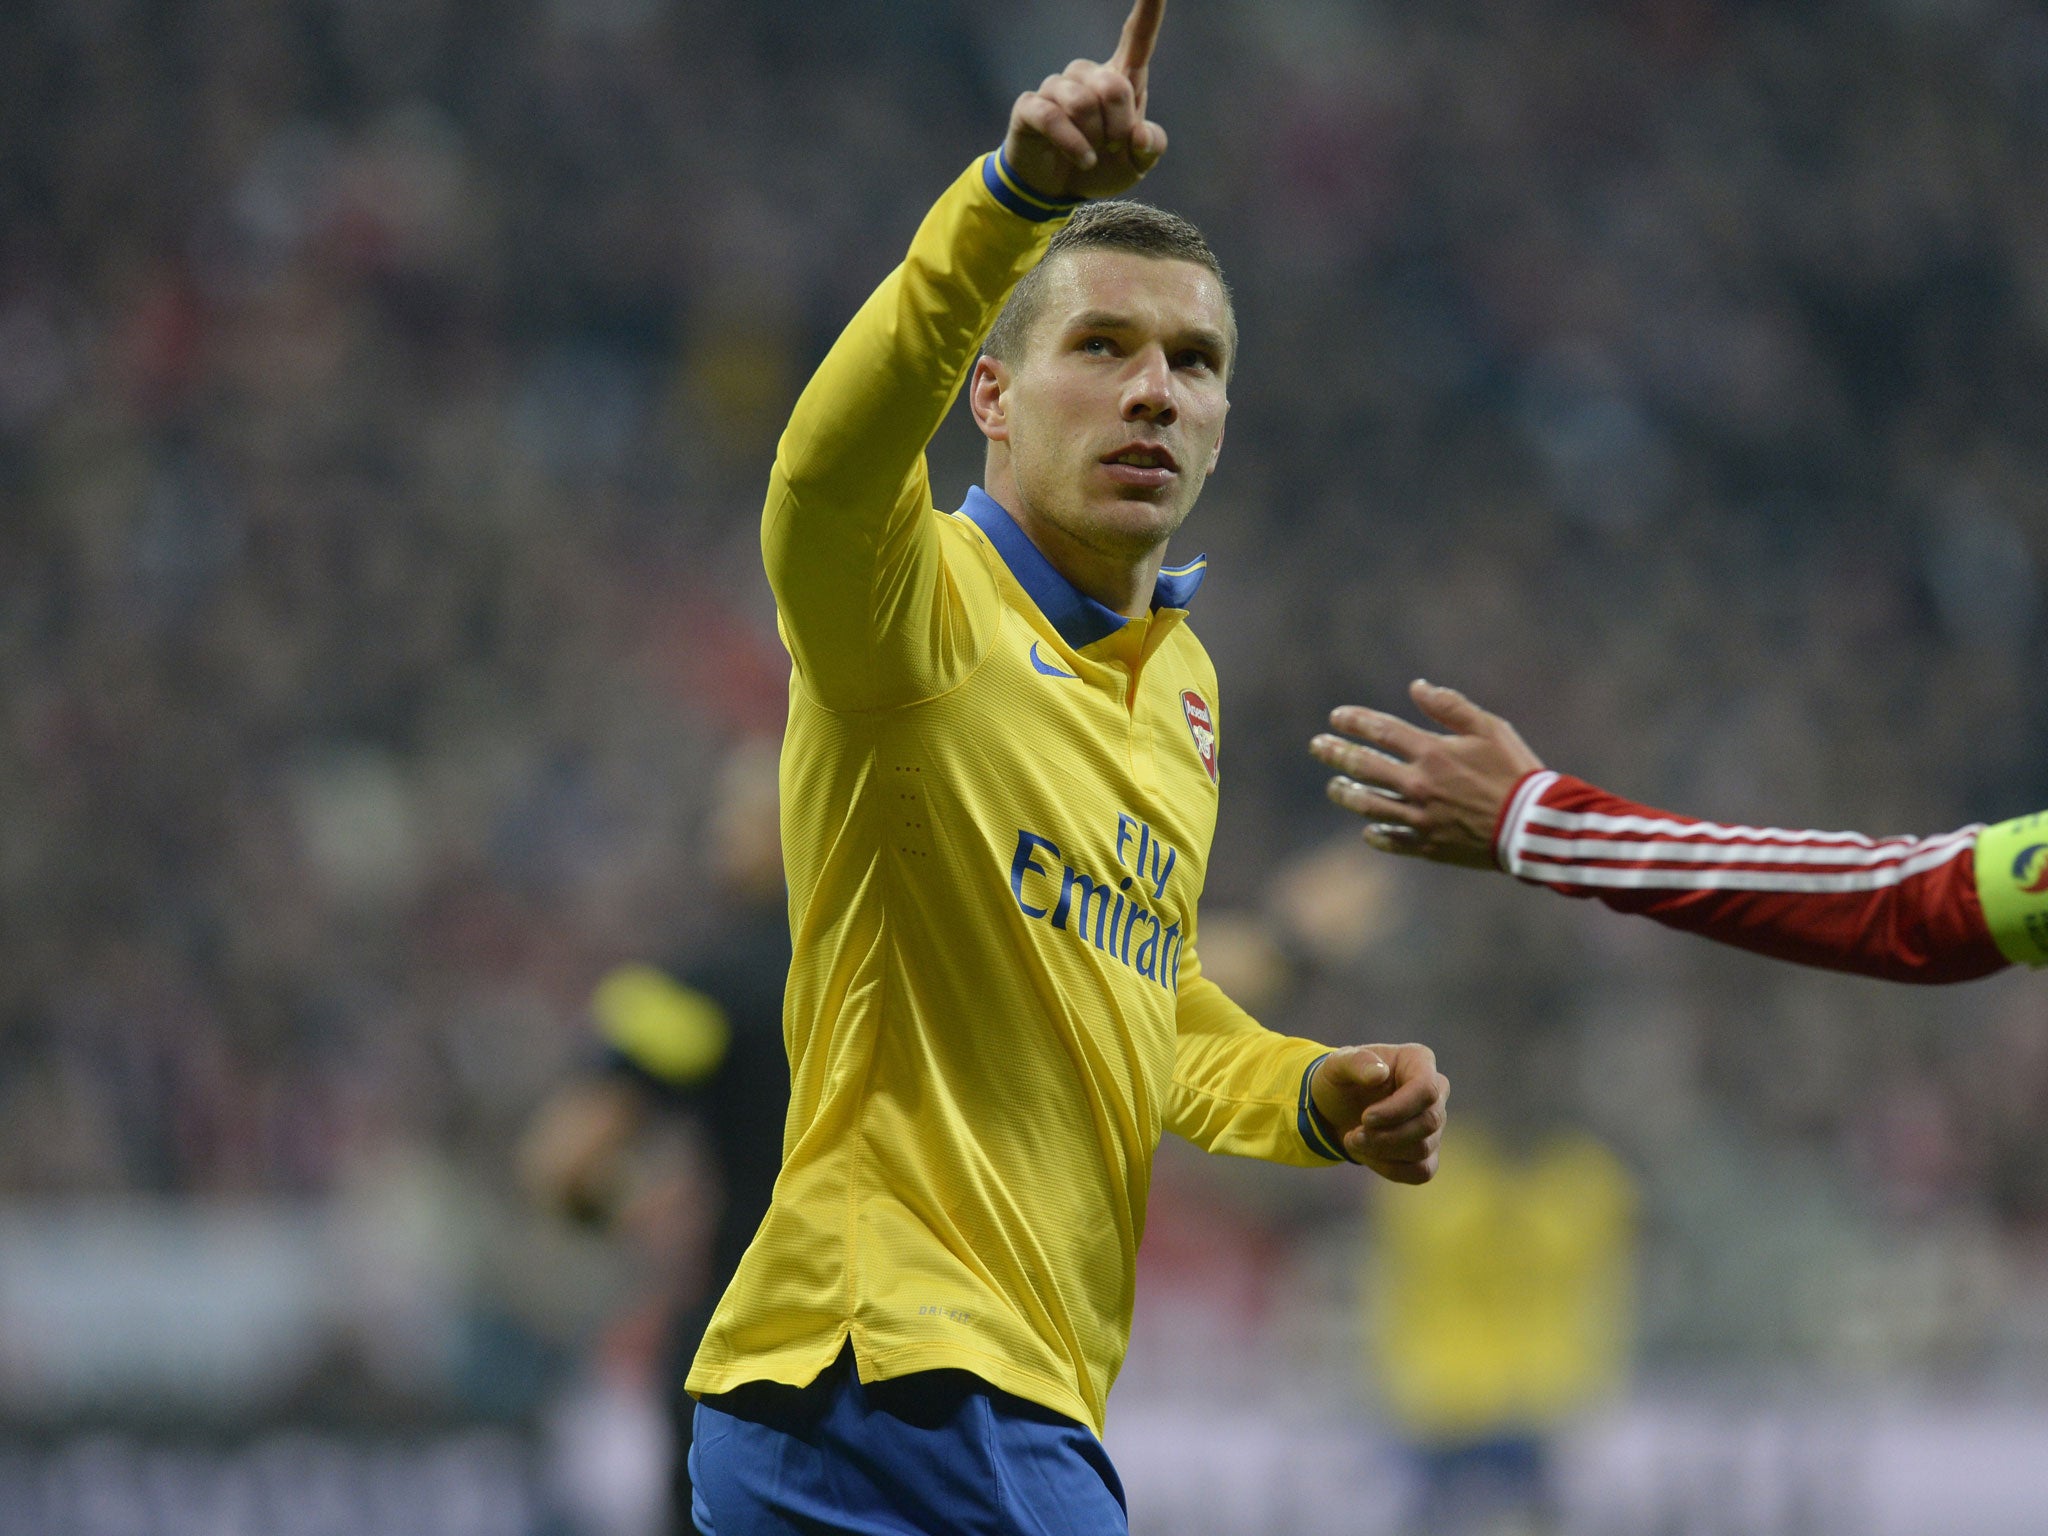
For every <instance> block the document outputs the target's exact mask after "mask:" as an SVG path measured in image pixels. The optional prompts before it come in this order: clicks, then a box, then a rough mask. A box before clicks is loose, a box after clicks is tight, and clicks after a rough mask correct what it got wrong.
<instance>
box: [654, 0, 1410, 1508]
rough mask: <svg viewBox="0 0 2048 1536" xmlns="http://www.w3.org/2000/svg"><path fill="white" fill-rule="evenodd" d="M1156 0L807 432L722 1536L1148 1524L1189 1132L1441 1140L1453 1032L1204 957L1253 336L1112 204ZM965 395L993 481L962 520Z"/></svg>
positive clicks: (861, 351)
mask: <svg viewBox="0 0 2048 1536" xmlns="http://www.w3.org/2000/svg"><path fill="white" fill-rule="evenodd" d="M1162 10H1163V5H1162V4H1161V3H1160V0H1139V3H1138V4H1137V5H1136V6H1135V8H1134V9H1133V10H1132V11H1131V13H1130V16H1129V19H1128V20H1127V21H1126V23H1125V26H1124V31H1123V36H1122V40H1121V41H1120V42H1119V44H1118V47H1117V50H1116V53H1115V55H1114V56H1113V57H1112V58H1111V59H1110V61H1109V62H1108V63H1107V64H1097V63H1092V62H1089V61H1086V60H1077V61H1076V62H1074V63H1073V64H1071V65H1069V66H1068V67H1067V68H1066V69H1065V70H1064V71H1062V72H1061V73H1060V74H1058V75H1054V76H1051V77H1049V78H1048V79H1047V80H1046V81H1045V82H1044V83H1043V85H1041V86H1040V88H1039V89H1037V90H1035V91H1031V92H1027V93H1026V94H1025V95H1024V96H1022V97H1020V98H1019V99H1018V101H1017V103H1016V106H1015V108H1014V109H1013V111H1012V114H1011V118H1010V123H1009V128H1008V132H1007V134H1006V136H1005V138H1004V140H1003V143H1002V147H1001V148H1000V150H999V151H997V152H996V153H993V154H990V155H987V156H985V157H983V158H981V159H979V160H977V161H975V162H974V163H973V164H972V165H971V166H970V167H969V168H968V169H967V171H966V172H965V173H964V174H963V175H962V176H961V177H960V178H959V179H958V180H957V181H956V182H955V183H954V184H953V186H952V187H951V188H950V189H949V190H947V191H946V192H945V193H944V194H943V195H942V196H941V197H940V199H939V201H938V203H937V204H936V206H934V207H933V209H932V210H931V212H930V213H929V214H928V215H927V217H926V218H925V220H924V223H923V224H922V226H921V227H920V228H919V230H918V232H917V235H916V237H915V239H914V240H913V242H912V244H911V247H910V251H909V254H908V256H907V257H906V258H905V259H904V261H903V263H902V265H900V266H899V267H898V268H897V269H896V270H895V271H894V272H893V273H892V274H891V275H890V276H889V277H888V278H887V279H886V280H885V281H884V282H883V283H882V286H881V287H880V288H879V289H878V290H877V291H876V292H875V293H874V295H873V296H872V297H871V298H870V299H869V300H868V301H867V303H866V304H865V305H864V306H863V307H862V308H861V310H860V312H859V313H858V314H857V315H856V316H855V317H854V319H853V321H852V323H851V324H850V325H849V326H848V328H847V330H846V331H845V333H844V334H843V335H842V336H841V337H840V338H839V340H838V342H837V343H836V344H835V345H834V346H833V348H832V350H831V352H830V353H829V354H828V356H827V357H826V359H825V361H824V363H823V364H822V365H821V366H820V368H819V370H818V372H817V374H816V376H815V377H814V378H813V379H812V380H811V382H810V384H809V385H808V387H807V388H806V389H805V391H804V393H803V396H802V397H801V399H800V400H799V401H798V403H797V406H796V410H795V414H794V416H793V417H792V419H791V421H790V424H789V428H788V430H787V432H786V433H785V434H784V436H783V438H782V441H781V444H780V447H779V448H778V450H777V454H776V459H775V464H774V468H773V472H772V474H771V476H770V481H769V489H768V499H767V506H766V509H765V512H764V514H763V521H762V544H763V549H764V553H765V556H766V561H767V567H768V574H769V579H770V583H771V585H772V586H773V588H774V591H775V597H776V602H777V607H778V610H779V614H780V621H781V627H782V633H783V638H784V641H785V643H786V644H787V646H788V649H789V652H790V655H791V658H792V660H793V664H794V665H793V670H792V675H791V679H790V721H789V726H788V731H787V734H786V737H785V739H784V744H783V754H782V767H781V780H782V807H783V811H782V814H783V844H784V858H785V863H786V866H787V870H788V875H789V883H790V909H791V920H792V921H791V927H792V932H793V935H794V945H795V953H794V958H793V960H792V964H791V969H790V975H789V985H788V992H787V1004H786V1008H785V1014H784V1035H785V1040H786V1044H787V1046H788V1052H789V1061H790V1069H791V1088H792V1101H791V1106H790V1114H789V1120H788V1125H787V1128H786V1131H785V1134H784V1139H783V1151H784V1158H783V1169H782V1174H781V1177H780V1179H779V1180H778V1182H777V1184H776V1187H775V1193H774V1198H773V1201H772V1202H771V1204H770V1206H769V1210H768V1215H767V1217H766V1219H765V1220H764V1222H763V1223H762V1226H761V1229H760V1232H759V1234H758V1235H757V1236H756V1237H755V1239H754V1242H753V1244H752V1245H751V1246H750V1247H749V1249H748V1251H747V1254H746V1256H745V1258H744V1259H743V1260H742V1262H741V1265H740V1269H739V1273H738V1275H737V1276H736V1277H735V1279H734V1281H733V1283H732V1285H731V1286H730V1287H729V1288H728V1290H727V1291H726V1294H725V1297H724V1299H723V1301H722V1302H721V1303H720V1305H719V1307H718V1310H717V1312H716V1314H715V1315H714V1317H713V1319H712V1322H711V1327H710V1329H709V1331H708V1333H707V1334H706V1337H705V1340H704V1344H703V1346H702V1348H701V1349H700V1350H699V1352H698V1355H697V1360H696V1364H695V1367H694V1369H693V1370H692V1371H691V1374H690V1378H689V1386H690V1389H691V1390H692V1391H693V1392H695V1393H696V1394H697V1395H698V1397H699V1407H698V1411H697V1424H696V1440H695V1449H694V1454H693V1461H694V1482H695V1485H696V1491H697V1505H696V1513H697V1520H698V1524H699V1526H700V1528H701V1529H702V1530H704V1531H705V1532H708V1533H711V1536H766V1533H796V1532H805V1533H837V1532H847V1533H855V1532H858V1533H868V1532H940V1531H945V1532H953V1531H975V1532H983V1533H1012V1536H1027V1533H1029V1536H1054V1533H1059V1536H1111V1533H1121V1532H1123V1531H1125V1530H1126V1529H1127V1522H1126V1519H1125V1515H1124V1508H1123V1498H1122V1492H1121V1489H1120V1487H1119V1485H1118V1483H1117V1479H1116V1475H1115V1473H1114V1471H1113V1469H1112V1468H1111V1467H1110V1464H1109V1462H1108V1460H1107V1459H1106V1457H1105V1456H1104V1453H1103V1450H1102V1446H1101V1443H1100V1440H1099V1438H1098V1436H1099V1433H1100V1430H1101V1426H1102V1422H1103V1415H1104V1409H1105V1406H1106V1399H1107V1396H1108V1393H1109V1389H1110V1383H1111V1382H1112V1380H1113V1379H1114V1378H1115V1376H1116V1373H1117V1369H1118V1367H1119V1365H1120V1364H1121V1361H1122V1357H1123V1354H1124V1351H1125V1349H1126V1347H1127V1345H1128V1341H1129V1327H1130V1316H1131V1303H1132V1286H1133V1276H1134V1269H1135V1264H1134V1257H1135V1253H1136V1250H1137V1245H1138V1240H1139V1236H1140V1234H1141V1232H1142V1230H1143V1226H1144V1213H1145V1197H1146V1191H1147V1186H1148V1182H1149V1177H1150V1171H1151V1163H1152V1153H1153V1149H1154V1147H1155V1145H1156V1144H1157V1142H1158V1138H1159V1136H1160V1134H1161V1132H1162V1131H1168V1130H1170V1131H1173V1132H1175V1133H1177V1134H1179V1135H1182V1136H1185V1137H1187V1138H1189V1139H1190V1140H1192V1141H1194V1142H1195V1143H1197V1144H1198V1145H1200V1146H1202V1147H1205V1148H1207V1149H1209V1150H1211V1151H1214V1152H1227V1153H1236V1154H1241V1155H1247V1156H1256V1157H1264V1158H1269V1159H1273V1160H1277V1161H1282V1162H1290V1163H1297V1164H1301V1165H1304V1166H1315V1165H1321V1164H1330V1163H1335V1162H1339V1161H1345V1160H1350V1161H1355V1162H1360V1163H1363V1164H1365V1165H1366V1166H1368V1167H1370V1168H1372V1169H1374V1170H1375V1171H1376V1172H1378V1173H1379V1174H1381V1175H1382V1176H1384V1177H1386V1178H1389V1179H1393V1180H1396V1181H1400V1182H1405V1183H1420V1182H1422V1181H1424V1180H1426V1179H1428V1178H1429V1177H1430V1176H1431V1174H1432V1173H1433V1172H1434V1170H1435V1167H1436V1154H1437V1142H1438V1138H1439V1135H1440V1131H1441V1126H1442V1123H1443V1114H1444V1100H1445V1096H1446V1094H1447V1092H1448V1085H1447V1084H1446V1083H1445V1081H1444V1079H1443V1077H1442V1076H1441V1075H1440V1074H1439V1073H1438V1072H1437V1070H1436V1065H1435V1061H1434V1058H1433V1057H1432V1056H1431V1054H1430V1052H1429V1051H1428V1050H1427V1049H1425V1048H1423V1047H1421V1046H1416V1045H1400V1046H1374V1047H1367V1046H1355V1047H1351V1048H1348V1049H1343V1050H1336V1051H1332V1050H1329V1049H1327V1048H1326V1047H1324V1046H1321V1045H1317V1044H1314V1043H1313V1042H1310V1041H1306V1040H1298V1039H1290V1038H1286V1037H1283V1036H1280V1035H1277V1034H1274V1033H1271V1032H1269V1031H1267V1030H1265V1029H1263V1028H1262V1027H1261V1026H1259V1025H1258V1024H1257V1023H1255V1022H1254V1021H1253V1020H1252V1019H1251V1018H1250V1017H1249V1016H1247V1015H1246V1014H1245V1013H1244V1012H1243V1010H1241V1009H1239V1008H1238V1007H1236V1006H1235V1005H1234V1004H1232V1003H1231V1001H1230V1000H1229V999H1228V998H1226V997H1225V996H1224V995H1223V994H1222V992H1221V991H1220V990H1219V989H1218V988H1217V987H1216V986H1215V985H1214V984H1213V983H1212V982H1210V981H1208V980H1206V979H1205V978H1204V976H1203V974H1202V968H1201V964H1200V961H1199V959H1198V953H1199V947H1198V945H1199V920H1198V917H1197V902H1198V898H1199V896H1200V893H1201V890H1202V885H1203V880H1204V877H1205V875H1206V872H1207V871H1206V865H1207V861H1208V854H1209V847H1210V840H1211V834H1212V831H1213V828H1214V823H1215V816H1216V796H1217V785H1218V770H1219V753H1218V731H1219V727H1220V712H1219V710H1218V707H1217V696H1216V677H1215V672H1214V669H1213V667H1212V666H1211V664H1210V662H1209V659H1208V656H1207V655H1206V653H1205V652H1204V651H1203V649H1202V647H1201V645H1200V644H1199V643H1198V642H1197V641H1196V640H1195V638H1194V636H1193V634H1192V632H1191V631H1190V630H1189V628H1188V625H1187V611H1186V610H1187V607H1188V604H1189V601H1190V600H1191V599H1192V597H1193V596H1194V594H1195V589H1196V588H1197V587H1198V586H1199V585H1200V583H1201V580H1202V576H1203V562H1202V561H1201V560H1200V559H1194V560H1185V561H1182V562H1180V563H1178V564H1175V565H1173V566H1168V565H1167V564H1166V548H1167V543H1168V540H1169V539H1170V538H1172V536H1173V534H1174V533H1175V531H1176V530H1177V529H1178V528H1179V526H1180V523H1181V520H1182V519H1183V518H1184V517H1185V516H1186V515H1187V513H1188V511H1189V509H1190V508H1191V507H1192V506H1193V504H1194V501H1195V499H1196V496H1197V495H1198V494H1199V492H1200V490H1201V488H1202V483H1203V481H1204V480H1205V479H1206V478H1207V476H1208V474H1209V472H1210V471H1211V470H1212V469H1213V468H1214V467H1215V463H1216V459H1217V455H1218V452H1219V450H1220V448H1221V446H1222V441H1223V418H1224V411H1225V408H1226V404H1227V397H1226V392H1225V385H1226V381H1227V380H1228V378H1229V375H1230V368H1231V363H1232V361H1233V356H1234V344H1235V339H1236V338H1235V327H1234V321H1233V318H1232V313H1231V306H1230V299H1229V295H1228V293H1227V291H1226V289H1225V288H1224V285H1223V282H1222V279H1221V277H1220V275H1219V273H1218V270H1217V266H1216V261H1215V258H1214V257H1213V256H1212V255H1211V254H1210V252H1209V250H1208V247H1207V246H1206V245H1205V244H1204V243H1203V242H1202V239H1201V236H1200V235H1199V234H1198V233H1197V232H1196V231H1195V230H1194V229H1193V228H1192V227H1191V226H1190V225H1188V224H1187V223H1185V222H1184V221H1182V220H1180V219H1177V218H1174V217H1172V216H1170V215H1167V214H1164V213H1161V212H1159V211H1157V210H1154V209H1150V208H1146V207H1142V206H1140V205H1137V204H1133V203H1126V202H1099V201H1096V200H1098V199H1103V198H1109V197H1113V196H1114V195H1115V194H1118V193H1121V192H1124V191H1126V190H1127V189H1129V188H1130V187H1132V186H1133V185H1135V184H1136V183H1137V181H1138V180H1139V179H1140V178H1141V177H1142V176H1143V175H1144V174H1145V173H1146V172H1147V171H1148V170H1149V169H1150V168H1151V167H1152V166H1153V165H1154V164H1155V163H1157V161H1158V159H1159V157H1160V155H1161V154H1162V153H1163V152H1164V150H1165V148H1166V135H1165V132H1164V131H1163V130H1162V129H1161V128H1160V127H1159V126H1158V125H1157V124H1155V123H1152V122H1151V121H1149V120H1148V119H1147V117H1146V106H1147V92H1146V76H1147V62H1148V60H1149V59H1150V57H1151V54H1152V49H1153V44H1154V40H1155V38H1156V36H1157V33H1158V30H1159V23H1160V16H1161V12H1162ZM999 316H1000V317H999ZM984 337H985V338H986V345H985V347H984V346H983V339H984ZM963 383H965V384H967V386H968V390H969V396H970V400H971V403H972V406H973V412H974V417H975V420H976V422H977V423H978V424H979V426H980V428H981V431H982V433H983V435H984V436H985V437H986V439H987V458H986V483H985V486H984V487H982V488H980V489H977V490H975V491H973V492H971V493H970V494H969V496H968V499H967V504H966V506H965V507H964V508H963V509H962V510H961V511H959V512H957V513H953V514H950V515H949V514H945V513H941V512H938V511H935V510H934V509H933V507H932V502H931V490H930V485H929V481H928V477H927V470H926V465H925V459H924V449H925V445H926V443H927V441H928V440H929V438H930V437H931V435H932V434H933V432H934V431H936V430H937V428H938V425H939V423H940V422H941V420H942V419H943V418H944V417H945V415H946V412H947V409H948V407H949V405H950V404H951V402H952V400H953V398H954V396H955V395H956V394H957V393H958V392H959V390H960V388H961V386H962V384H963Z"/></svg>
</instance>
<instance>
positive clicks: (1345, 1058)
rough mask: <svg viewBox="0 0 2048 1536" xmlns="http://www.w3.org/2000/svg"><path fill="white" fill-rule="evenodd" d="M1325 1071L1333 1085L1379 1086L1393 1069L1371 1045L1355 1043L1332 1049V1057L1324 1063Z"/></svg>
mask: <svg viewBox="0 0 2048 1536" xmlns="http://www.w3.org/2000/svg"><path fill="white" fill-rule="evenodd" d="M1323 1071H1324V1072H1326V1073H1327V1074H1329V1082H1330V1085H1331V1086H1332V1087H1340V1086H1341V1087H1355V1088H1377V1087H1378V1086H1379V1085H1380V1084H1382V1083H1384V1082H1385V1081H1386V1080H1387V1077H1388V1074H1389V1072H1390V1071H1391V1069H1390V1068H1389V1067H1388V1066H1387V1064H1386V1062H1385V1061H1383V1060H1382V1059H1381V1058H1380V1054H1379V1052H1377V1051H1375V1050H1374V1049H1373V1048H1372V1047H1371V1046H1368V1045H1354V1046H1351V1047H1349V1048H1348V1049H1345V1050H1341V1051H1332V1052H1331V1053H1330V1059H1329V1060H1328V1061H1326V1062H1324V1063H1323Z"/></svg>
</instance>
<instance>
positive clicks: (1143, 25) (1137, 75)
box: [1109, 0, 1166, 101]
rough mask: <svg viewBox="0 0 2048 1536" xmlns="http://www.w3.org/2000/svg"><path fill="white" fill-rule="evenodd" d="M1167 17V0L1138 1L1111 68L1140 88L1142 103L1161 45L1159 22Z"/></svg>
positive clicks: (1125, 21) (1126, 18) (1127, 18)
mask: <svg viewBox="0 0 2048 1536" xmlns="http://www.w3.org/2000/svg"><path fill="white" fill-rule="evenodd" d="M1165 16H1166V0H1137V3H1136V4H1135V5H1133V6H1132V7H1131V14H1130V15H1129V16H1126V17H1125V18H1124V30H1123V36H1121V37H1120V38H1118V39H1117V44H1116V52H1115V53H1114V54H1112V55H1111V56H1110V61H1109V62H1110V67H1111V68H1112V69H1115V70H1117V71H1119V72H1120V73H1122V74H1123V75H1124V76H1126V77H1127V78H1128V79H1129V80H1130V81H1131V82H1132V83H1133V84H1134V85H1136V86H1137V87H1138V88H1139V91H1140V93H1141V94H1140V97H1139V99H1140V101H1142V100H1143V99H1144V98H1143V95H1142V92H1143V89H1144V82H1145V72H1146V68H1147V66H1149V65H1150V64H1151V62H1152V50H1153V48H1154V47H1155V46H1156V45H1157V44H1158V42H1159V23H1160V22H1161V21H1162V20H1164V19H1165Z"/></svg>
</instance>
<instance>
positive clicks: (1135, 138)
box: [1131, 97, 1166, 171]
mask: <svg viewBox="0 0 2048 1536" xmlns="http://www.w3.org/2000/svg"><path fill="white" fill-rule="evenodd" d="M1144 105H1145V103H1144V99H1143V98H1142V97H1140V98H1139V101H1138V107H1139V110H1141V111H1142V110H1143V109H1144ZM1165 153H1166V130H1165V129H1164V128H1162V127H1160V126H1159V125H1158V124H1157V123H1155V122H1151V121H1149V120H1148V121H1145V122H1141V123H1139V124H1138V126H1137V128H1136V129H1135V130H1134V131H1133V132H1132V134H1131V158H1132V159H1133V160H1135V161H1137V163H1138V169H1139V170H1141V171H1149V170H1151V169H1152V167H1153V166H1155V165H1157V164H1158V163H1159V157H1160V156H1161V155H1163V154H1165Z"/></svg>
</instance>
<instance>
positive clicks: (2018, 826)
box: [1977, 811, 2048, 966]
mask: <svg viewBox="0 0 2048 1536" xmlns="http://www.w3.org/2000/svg"><path fill="white" fill-rule="evenodd" d="M1977 899H1978V901H1979V902H1981V903H1982V904H1983V907H1984V921H1985V924H1986V925H1987V926H1988V927H1989V928H1990V929H1991V937H1992V939H1993V940H1994V941H1995V942H1996V943H1997V945H1998V948H1999V952H2000V953H2001V954H2003V955H2004V956H2005V958H2006V959H2008V960H2011V961H2013V962H2014V963H2016V964H2021V965H2034V966H2039V965H2048V811H2036V812H2035V813H2034V814H2033V815H2031V816H2021V817H2019V818H2018V819H2016V820H2013V821H2002V822H2000V823H1999V824H1998V825H1997V826H1995V827H1986V828H1985V829H1984V830H1983V831H1982V832H1979V833H1978V834H1977Z"/></svg>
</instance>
